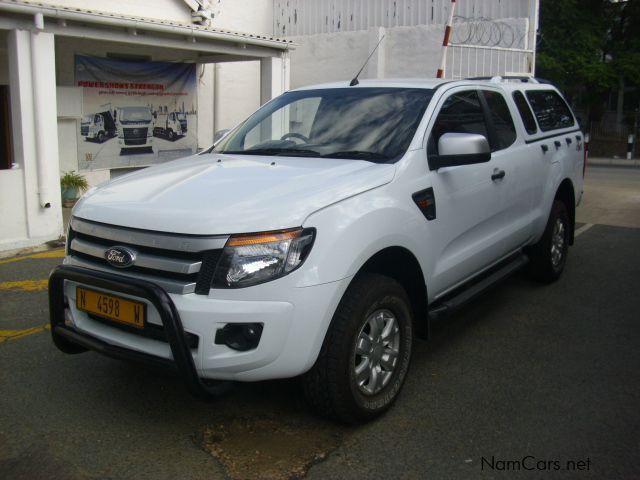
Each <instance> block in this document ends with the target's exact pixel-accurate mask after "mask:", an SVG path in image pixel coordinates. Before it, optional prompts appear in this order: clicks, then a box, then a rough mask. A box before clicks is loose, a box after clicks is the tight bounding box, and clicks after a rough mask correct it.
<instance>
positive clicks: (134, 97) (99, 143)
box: [75, 55, 197, 170]
mask: <svg viewBox="0 0 640 480" xmlns="http://www.w3.org/2000/svg"><path fill="white" fill-rule="evenodd" d="M75 82H76V85H77V86H78V87H82V88H83V105H82V114H83V116H82V121H81V122H80V128H79V129H78V167H79V170H102V169H112V168H127V167H137V166H147V165H152V164H156V163H162V162H165V161H168V160H172V159H175V158H180V157H184V156H187V155H190V154H192V153H195V151H196V149H197V138H196V131H197V129H196V124H197V110H196V109H197V81H196V66H195V64H192V63H174V62H137V61H124V60H116V59H111V58H98V57H88V56H82V55H76V57H75Z"/></svg>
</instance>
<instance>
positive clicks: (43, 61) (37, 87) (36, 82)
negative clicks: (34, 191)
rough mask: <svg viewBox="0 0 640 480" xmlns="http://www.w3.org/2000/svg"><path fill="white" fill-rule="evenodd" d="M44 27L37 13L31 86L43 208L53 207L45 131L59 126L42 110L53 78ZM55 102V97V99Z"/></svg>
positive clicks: (47, 100) (39, 195)
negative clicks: (42, 42)
mask: <svg viewBox="0 0 640 480" xmlns="http://www.w3.org/2000/svg"><path fill="white" fill-rule="evenodd" d="M43 29H44V18H43V15H42V13H37V14H36V15H35V16H34V30H33V31H32V32H31V72H32V81H31V88H32V93H33V104H34V107H35V108H34V127H35V139H36V168H37V177H38V201H39V204H40V207H41V208H51V205H52V201H53V198H52V192H51V188H50V187H49V185H50V183H51V178H52V177H51V162H49V161H47V157H48V151H49V149H48V147H47V145H46V142H45V136H44V135H43V132H45V131H46V129H47V127H49V128H57V126H56V125H53V126H51V125H50V126H47V124H46V118H45V117H46V115H45V113H46V112H43V111H42V108H43V106H44V105H46V102H51V101H52V99H50V98H47V96H48V95H47V84H48V83H49V82H51V78H48V77H47V75H45V74H43V72H42V70H43V67H42V66H43V65H47V64H48V62H50V61H51V59H50V58H48V55H46V51H45V49H43V48H39V47H38V45H37V44H38V36H39V35H40V33H39V32H40V31H42V30H43ZM53 101H54V102H55V98H54V99H53Z"/></svg>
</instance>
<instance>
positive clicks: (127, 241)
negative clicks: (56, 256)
mask: <svg viewBox="0 0 640 480" xmlns="http://www.w3.org/2000/svg"><path fill="white" fill-rule="evenodd" d="M226 240H227V237H226V236H200V235H176V234H170V233H164V232H154V231H149V230H138V229H132V228H124V227H115V226H112V225H106V224H102V223H97V222H90V221H87V220H82V219H78V218H75V217H74V218H73V219H72V220H71V227H70V229H69V238H68V240H67V243H68V249H69V250H68V254H69V255H70V257H71V259H72V262H73V263H74V264H76V265H79V266H85V267H87V268H93V269H97V270H102V271H109V272H114V273H118V274H121V275H125V276H131V277H137V278H142V279H145V280H149V281H151V282H154V283H156V284H157V285H159V286H160V287H162V288H163V289H164V290H166V291H167V292H169V293H178V294H188V293H196V294H199V295H207V294H208V293H209V289H210V286H211V280H212V278H213V272H214V271H215V268H216V265H217V263H218V260H219V258H220V255H221V253H222V247H223V246H224V244H225V243H226ZM115 246H119V247H127V248H129V249H130V250H133V251H134V252H135V254H136V258H135V262H134V264H133V265H132V266H130V267H127V268H117V267H114V266H112V265H111V264H109V262H107V260H106V259H105V256H104V255H105V251H106V250H107V249H109V248H111V247H115Z"/></svg>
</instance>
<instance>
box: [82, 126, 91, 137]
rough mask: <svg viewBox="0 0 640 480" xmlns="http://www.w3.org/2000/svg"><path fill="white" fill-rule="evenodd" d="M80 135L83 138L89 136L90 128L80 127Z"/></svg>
mask: <svg viewBox="0 0 640 480" xmlns="http://www.w3.org/2000/svg"><path fill="white" fill-rule="evenodd" d="M80 135H81V136H83V137H88V136H89V127H80Z"/></svg>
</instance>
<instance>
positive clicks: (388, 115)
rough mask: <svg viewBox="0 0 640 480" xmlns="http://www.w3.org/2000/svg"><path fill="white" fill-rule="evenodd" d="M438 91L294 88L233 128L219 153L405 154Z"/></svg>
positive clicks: (376, 157) (387, 157) (388, 157)
mask: <svg viewBox="0 0 640 480" xmlns="http://www.w3.org/2000/svg"><path fill="white" fill-rule="evenodd" d="M432 96H433V90H428V89H422V88H369V87H357V88H332V89H326V90H303V91H298V92H289V93H285V94H284V95H281V96H280V97H278V98H276V99H275V100H273V101H271V102H269V103H268V104H266V105H265V106H264V107H262V108H261V109H260V110H258V111H257V112H256V113H255V114H253V115H252V116H251V117H250V118H249V119H248V120H246V121H245V122H244V123H243V124H241V125H240V126H239V127H237V128H236V129H235V130H234V131H232V132H231V133H229V134H228V135H227V136H226V137H225V138H224V139H223V140H221V141H220V143H218V144H217V145H216V146H215V147H214V148H213V152H216V153H235V154H245V155H287V156H314V157H328V158H353V159H361V160H370V161H374V162H388V161H394V160H397V159H399V158H400V157H401V156H402V155H403V154H404V153H405V151H406V150H407V148H409V145H410V143H411V140H412V138H413V135H414V134H415V131H416V128H418V124H419V123H420V120H421V119H422V116H423V114H424V111H425V110H426V108H427V105H428V104H429V101H430V100H431V97H432Z"/></svg>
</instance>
